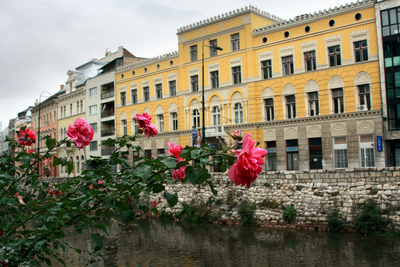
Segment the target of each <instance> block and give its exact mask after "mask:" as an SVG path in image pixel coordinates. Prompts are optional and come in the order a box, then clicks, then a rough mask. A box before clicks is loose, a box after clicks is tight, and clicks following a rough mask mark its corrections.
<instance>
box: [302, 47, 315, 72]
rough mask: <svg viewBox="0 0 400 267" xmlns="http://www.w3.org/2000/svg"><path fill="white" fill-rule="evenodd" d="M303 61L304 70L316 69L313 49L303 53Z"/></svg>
mask: <svg viewBox="0 0 400 267" xmlns="http://www.w3.org/2000/svg"><path fill="white" fill-rule="evenodd" d="M304 63H305V67H306V71H312V70H316V69H317V61H316V59H315V51H310V52H306V53H304Z"/></svg>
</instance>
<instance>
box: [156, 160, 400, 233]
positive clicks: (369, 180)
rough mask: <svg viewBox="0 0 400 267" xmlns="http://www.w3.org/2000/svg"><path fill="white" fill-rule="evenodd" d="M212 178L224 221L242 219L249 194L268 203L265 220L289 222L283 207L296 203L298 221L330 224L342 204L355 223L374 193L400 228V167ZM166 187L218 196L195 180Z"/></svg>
mask: <svg viewBox="0 0 400 267" xmlns="http://www.w3.org/2000/svg"><path fill="white" fill-rule="evenodd" d="M213 181H214V183H215V184H216V187H217V188H216V189H217V191H218V196H217V197H215V199H214V205H213V208H212V212H214V213H217V214H218V216H219V218H220V219H221V220H222V221H225V222H226V221H228V222H238V221H240V219H241V218H240V215H239V213H238V207H239V205H240V203H242V201H243V200H248V201H249V202H250V203H254V202H256V203H257V204H260V203H262V202H263V201H264V204H266V205H264V207H263V206H261V207H260V206H259V205H257V206H256V210H255V217H256V218H255V219H256V221H257V222H258V223H261V224H267V225H274V224H275V225H276V224H278V225H279V224H284V220H283V217H282V213H283V209H282V208H283V206H288V205H290V204H294V205H295V207H296V209H297V217H296V222H295V223H296V224H297V225H300V226H304V227H307V226H318V225H325V226H326V224H327V215H328V214H330V213H331V212H332V211H333V210H338V211H339V212H340V213H341V214H342V215H343V216H344V217H345V219H346V222H347V223H348V224H349V225H352V223H353V222H354V219H355V217H356V216H357V215H358V214H359V212H360V205H359V204H361V203H363V202H364V201H365V200H366V199H370V198H371V199H374V200H376V201H377V203H378V204H379V206H380V208H381V209H382V210H384V212H385V216H387V217H389V218H390V219H391V220H392V222H393V224H394V226H395V228H396V229H397V230H399V229H400V216H399V215H400V211H399V210H400V209H399V207H400V188H399V185H400V168H396V169H395V168H381V169H376V168H372V169H368V170H366V169H355V170H345V171H338V170H332V171H330V170H326V171H322V170H319V171H310V172H296V171H286V172H266V173H262V174H261V175H260V176H259V178H258V179H257V180H256V183H255V184H254V185H253V186H252V187H251V188H247V187H242V186H234V184H233V183H232V182H231V181H230V180H229V178H228V177H227V176H226V175H223V174H215V175H214V177H213ZM167 191H168V192H170V193H178V197H179V202H183V201H184V202H186V203H188V204H190V203H191V204H205V203H206V202H207V201H208V200H210V199H212V197H213V196H212V193H211V190H210V188H209V187H208V186H201V187H198V186H197V187H194V186H193V185H191V184H190V183H186V184H181V183H176V184H173V185H169V186H167ZM209 203H210V202H209ZM216 204H218V205H216ZM163 208H165V210H166V211H167V212H173V213H176V212H179V211H181V210H182V206H181V205H180V204H178V205H177V206H176V207H174V208H172V209H170V208H169V207H167V205H165V204H164V206H163Z"/></svg>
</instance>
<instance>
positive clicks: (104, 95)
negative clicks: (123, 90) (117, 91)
mask: <svg viewBox="0 0 400 267" xmlns="http://www.w3.org/2000/svg"><path fill="white" fill-rule="evenodd" d="M110 97H114V91H111V92H107V93H103V94H101V100H103V99H107V98H110Z"/></svg>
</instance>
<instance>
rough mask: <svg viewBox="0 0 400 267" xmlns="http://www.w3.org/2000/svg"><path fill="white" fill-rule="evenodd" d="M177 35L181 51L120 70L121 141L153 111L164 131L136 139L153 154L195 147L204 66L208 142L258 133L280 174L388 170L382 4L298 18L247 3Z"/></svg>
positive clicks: (271, 165)
mask: <svg viewBox="0 0 400 267" xmlns="http://www.w3.org/2000/svg"><path fill="white" fill-rule="evenodd" d="M177 35H178V44H179V52H175V53H170V54H166V55H163V56H161V57H156V58H152V59H149V60H146V61H141V62H139V63H135V64H131V65H127V66H124V67H121V68H119V69H118V70H117V73H116V84H117V101H116V103H117V114H116V116H117V135H118V136H120V135H122V134H123V133H124V132H126V133H128V134H133V133H134V130H135V127H136V128H137V125H136V124H135V121H134V120H133V119H132V118H133V116H134V115H135V114H137V113H144V112H147V113H149V114H150V115H151V116H152V117H153V118H154V119H153V121H154V123H155V125H156V127H157V129H158V130H159V131H160V134H159V135H158V136H157V138H152V139H144V138H139V139H138V141H137V142H136V145H140V146H141V147H142V148H143V149H144V150H145V151H146V154H148V155H152V156H156V155H162V154H164V153H165V151H166V149H168V145H167V144H168V142H169V141H172V142H174V143H175V144H180V145H182V146H185V145H191V144H193V142H192V129H199V128H201V126H202V120H203V112H202V90H201V89H202V87H201V86H202V85H203V84H202V82H201V79H202V72H203V71H202V67H203V66H204V88H205V93H204V98H205V101H204V102H205V103H204V104H205V111H204V120H205V126H206V143H207V144H210V145H218V144H221V145H228V144H230V143H232V140H230V138H229V135H228V134H227V133H232V132H233V131H235V130H239V129H240V130H242V131H244V132H245V133H246V132H248V133H251V134H252V138H253V139H255V140H261V141H263V143H264V144H265V148H266V149H267V150H268V151H269V153H268V155H267V160H266V166H265V168H266V170H271V171H275V170H277V171H283V170H310V169H347V168H366V167H383V166H384V165H385V155H384V147H383V146H382V144H381V143H379V142H380V141H379V140H381V137H382V135H383V130H382V112H381V110H382V102H381V94H380V80H379V76H380V75H379V62H378V44H377V31H376V23H375V10H374V3H373V2H372V1H367V0H365V1H359V2H357V3H355V4H347V5H345V6H340V7H336V8H335V9H329V10H326V11H320V12H318V13H314V14H304V15H301V16H297V17H295V18H294V19H290V20H288V21H284V20H281V19H279V18H277V17H275V16H272V15H270V14H268V13H266V12H263V11H260V10H259V9H257V8H255V7H246V8H242V9H238V10H235V11H233V12H229V13H225V14H222V15H221V16H218V17H214V18H210V19H207V20H204V21H201V22H198V23H195V24H191V25H189V26H186V27H182V28H180V29H178V33H177ZM215 46H218V47H222V48H223V51H217V50H216V49H215V48H214V47H215ZM203 53H204V63H203V60H202V59H203V56H202V55H203ZM121 95H125V96H126V102H123V101H121V99H122V98H121ZM118 96H120V97H118Z"/></svg>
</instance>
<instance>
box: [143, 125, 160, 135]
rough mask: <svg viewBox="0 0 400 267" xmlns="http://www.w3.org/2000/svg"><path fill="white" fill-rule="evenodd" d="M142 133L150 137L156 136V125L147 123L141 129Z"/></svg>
mask: <svg viewBox="0 0 400 267" xmlns="http://www.w3.org/2000/svg"><path fill="white" fill-rule="evenodd" d="M143 132H144V135H145V136H146V138H150V137H152V136H156V135H157V134H158V130H157V129H156V126H154V125H153V124H151V123H150V124H149V125H148V126H147V127H146V128H144V129H143Z"/></svg>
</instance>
